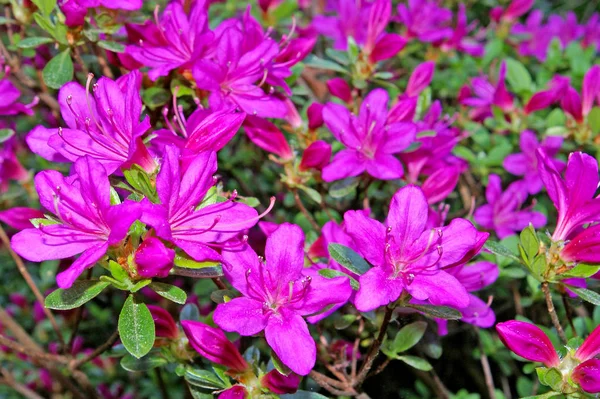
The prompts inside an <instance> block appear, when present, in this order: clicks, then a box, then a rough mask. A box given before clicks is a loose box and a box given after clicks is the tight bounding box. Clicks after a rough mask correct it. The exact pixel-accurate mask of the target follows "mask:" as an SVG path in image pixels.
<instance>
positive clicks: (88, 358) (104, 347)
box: [69, 330, 119, 370]
mask: <svg viewBox="0 0 600 399" xmlns="http://www.w3.org/2000/svg"><path fill="white" fill-rule="evenodd" d="M118 338H119V330H116V331H115V332H114V333H113V335H111V336H110V337H109V338H108V340H107V341H106V342H105V343H103V344H102V345H100V346H99V347H97V348H96V349H95V350H94V351H93V352H92V353H90V354H89V355H87V356H86V357H84V358H81V359H79V360H73V361H72V362H71V365H70V367H69V368H70V369H71V370H76V369H78V368H79V367H81V366H82V365H84V364H85V363H87V362H89V361H91V360H94V359H95V358H96V357H98V356H100V355H101V354H103V353H104V352H106V351H107V350H109V349H110V348H112V346H113V345H114V344H115V342H117V339H118Z"/></svg>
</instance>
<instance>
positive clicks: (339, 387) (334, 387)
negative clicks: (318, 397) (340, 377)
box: [309, 370, 356, 396]
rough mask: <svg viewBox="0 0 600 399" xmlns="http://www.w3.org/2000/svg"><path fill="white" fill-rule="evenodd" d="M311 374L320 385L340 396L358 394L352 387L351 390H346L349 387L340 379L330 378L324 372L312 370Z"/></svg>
mask: <svg viewBox="0 0 600 399" xmlns="http://www.w3.org/2000/svg"><path fill="white" fill-rule="evenodd" d="M309 376H310V377H311V378H312V379H313V380H315V382H316V383H317V384H319V386H321V387H322V388H324V389H326V390H327V391H329V393H332V394H333V395H338V396H354V395H356V391H354V389H352V388H350V391H345V390H344V389H347V387H346V386H344V385H343V384H342V383H341V382H340V381H336V380H334V379H333V378H329V377H327V376H326V375H324V374H321V373H319V372H318V371H315V370H312V371H311V372H310V374H309Z"/></svg>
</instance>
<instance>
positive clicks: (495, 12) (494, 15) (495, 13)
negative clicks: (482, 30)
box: [490, 7, 504, 22]
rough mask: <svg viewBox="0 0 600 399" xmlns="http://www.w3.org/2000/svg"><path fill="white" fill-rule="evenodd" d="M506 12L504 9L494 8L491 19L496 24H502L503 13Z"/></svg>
mask: <svg viewBox="0 0 600 399" xmlns="http://www.w3.org/2000/svg"><path fill="white" fill-rule="evenodd" d="M503 11H504V10H503V9H502V7H494V8H492V9H491V10H490V19H491V20H492V21H494V22H500V18H501V17H502V12H503Z"/></svg>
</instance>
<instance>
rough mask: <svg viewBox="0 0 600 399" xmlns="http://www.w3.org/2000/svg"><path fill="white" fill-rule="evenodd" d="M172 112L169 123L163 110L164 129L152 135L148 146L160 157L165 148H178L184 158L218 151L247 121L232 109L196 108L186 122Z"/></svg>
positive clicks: (240, 113)
mask: <svg viewBox="0 0 600 399" xmlns="http://www.w3.org/2000/svg"><path fill="white" fill-rule="evenodd" d="M173 112H174V113H175V115H174V117H173V119H174V120H173V121H172V122H170V121H169V120H168V118H167V113H168V110H167V109H166V108H165V110H164V111H163V115H164V117H165V123H166V126H167V129H159V130H157V131H155V132H153V136H154V137H153V138H152V141H151V142H150V143H151V145H152V147H154V148H155V149H156V150H157V152H159V153H161V154H162V152H163V150H164V147H165V146H166V145H174V146H177V147H179V148H180V149H182V152H183V153H184V154H185V155H186V156H189V155H190V154H191V155H196V154H199V153H200V152H202V151H219V150H221V149H222V148H223V147H224V146H225V145H226V144H227V143H228V142H229V140H231V139H232V138H233V136H234V135H235V134H236V133H237V131H238V130H239V129H240V127H241V126H242V122H243V121H244V118H245V117H246V114H244V113H242V112H234V110H233V109H229V110H226V109H224V110H219V111H214V112H211V111H210V110H207V109H204V108H198V109H197V110H196V111H194V112H193V113H192V114H191V115H190V116H189V117H188V118H187V119H186V118H185V116H184V115H183V113H182V112H180V110H179V109H178V108H177V107H174V109H173Z"/></svg>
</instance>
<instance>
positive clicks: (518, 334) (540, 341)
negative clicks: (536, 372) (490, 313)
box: [496, 320, 560, 367]
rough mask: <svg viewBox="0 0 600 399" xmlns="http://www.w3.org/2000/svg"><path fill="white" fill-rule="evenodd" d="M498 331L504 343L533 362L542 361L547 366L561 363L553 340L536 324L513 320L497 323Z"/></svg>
mask: <svg viewBox="0 0 600 399" xmlns="http://www.w3.org/2000/svg"><path fill="white" fill-rule="evenodd" d="M496 331H498V335H499V336H500V340H502V343H504V345H505V346H506V347H507V348H508V349H510V350H511V351H513V352H514V353H516V354H517V355H519V356H521V357H524V358H525V359H527V360H531V361H532V362H542V363H544V364H545V365H546V366H547V367H555V366H558V364H559V363H560V359H559V358H558V355H557V354H556V350H555V349H554V347H553V346H552V342H550V339H549V338H548V337H547V336H546V334H544V332H543V331H542V330H541V329H540V328H539V327H537V326H536V325H534V324H531V323H525V322H523V321H517V320H511V321H506V322H504V323H498V324H496Z"/></svg>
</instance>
